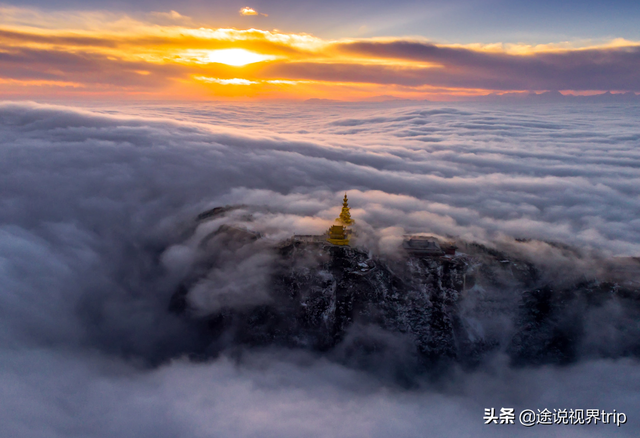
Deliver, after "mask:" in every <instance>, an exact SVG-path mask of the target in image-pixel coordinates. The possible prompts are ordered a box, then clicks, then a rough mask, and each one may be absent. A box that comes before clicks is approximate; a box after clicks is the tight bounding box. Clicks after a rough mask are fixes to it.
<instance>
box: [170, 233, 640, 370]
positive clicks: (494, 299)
mask: <svg viewBox="0 0 640 438" xmlns="http://www.w3.org/2000/svg"><path fill="white" fill-rule="evenodd" d="M210 238H216V239H219V241H220V242H222V243H223V244H226V245H228V246H234V248H236V249H237V247H239V246H243V245H250V244H251V243H252V242H255V241H256V240H257V239H259V238H260V236H259V235H257V234H255V233H249V232H243V231H241V230H239V229H238V228H235V227H230V226H226V225H225V226H222V227H221V228H220V229H218V230H217V231H215V233H212V235H211V237H210ZM225 239H226V240H225ZM225 242H226V243H225ZM456 244H457V245H458V247H459V250H460V251H459V253H458V254H457V255H454V256H438V257H431V256H416V255H412V254H410V253H401V254H399V255H397V256H395V257H393V258H381V257H377V256H373V255H372V254H370V253H368V252H367V251H365V250H364V249H358V248H352V247H340V246H333V245H329V244H326V243H318V242H315V243H313V242H300V241H289V242H287V244H286V245H272V246H271V247H269V251H270V257H271V260H272V265H271V275H270V277H269V281H268V282H267V284H266V286H265V288H266V289H267V295H268V297H269V299H268V300H266V301H264V302H260V303H255V304H247V305H242V306H221V307H219V308H217V309H216V310H215V311H212V312H210V313H208V314H206V315H198V313H197V312H194V309H192V308H191V307H190V306H191V304H190V301H189V291H190V289H191V288H192V286H193V285H194V284H196V283H197V282H198V279H199V277H200V276H202V275H205V273H206V272H207V270H209V269H211V268H212V265H211V263H210V262H209V264H208V265H206V264H207V263H208V262H207V258H206V257H205V258H203V259H202V263H201V265H200V266H195V267H194V269H193V272H192V273H191V275H189V276H187V277H186V278H185V281H184V282H183V284H182V285H181V286H180V287H179V288H178V290H177V291H176V293H175V294H174V296H173V298H172V302H171V306H170V308H171V310H172V311H173V312H175V313H179V314H181V315H183V317H184V318H186V319H189V320H192V321H193V323H194V324H198V325H199V327H201V328H202V331H203V334H204V336H206V337H207V338H208V339H209V342H208V345H207V348H206V352H201V353H203V354H216V353H217V352H220V351H223V350H225V349H234V348H238V347H246V348H255V347H266V346H281V347H286V348H292V349H304V350H308V351H313V352H317V353H319V354H324V355H327V356H328V357H330V358H333V359H335V360H339V361H341V362H344V363H348V364H352V365H353V366H357V367H360V368H372V369H379V368H385V367H387V368H388V369H389V370H390V371H389V372H390V373H392V374H393V375H394V377H398V376H402V375H403V373H404V374H406V373H414V372H416V371H419V370H427V369H432V368H434V367H436V368H443V367H446V366H447V365H448V364H451V363H453V362H455V363H458V364H460V365H461V366H464V367H474V366H477V365H478V364H481V363H482V361H483V358H484V357H485V356H486V355H487V354H491V353H494V352H503V353H506V354H508V355H509V356H510V357H511V360H512V363H513V364H514V365H516V366H526V365H539V364H546V363H553V364H566V363H570V362H572V361H575V360H577V359H578V358H579V357H580V356H581V355H600V356H608V357H612V356H624V355H640V336H637V335H640V328H638V325H637V320H638V319H637V318H638V317H639V316H640V301H639V293H640V291H639V290H638V288H637V284H638V283H633V282H630V283H628V284H627V285H626V286H625V285H622V286H621V285H620V284H617V283H613V282H607V281H601V279H595V278H593V279H583V280H581V281H580V282H574V283H571V284H570V285H566V284H565V283H566V282H565V283H563V282H562V281H558V284H554V282H553V279H549V278H548V276H547V275H545V272H542V271H541V270H540V267H539V266H536V265H535V264H534V263H532V262H529V261H525V260H523V259H519V258H518V257H514V256H513V255H509V254H506V253H504V252H499V251H497V250H495V249H490V248H487V247H484V246H482V245H477V244H465V243H464V242H457V243H456ZM203 264H205V265H206V266H205V267H203ZM634 284H635V286H634ZM611 309H614V310H611ZM615 309H618V310H615ZM620 309H623V310H620ZM611 312H614V313H615V312H618V313H617V314H615V315H617V316H616V318H617V319H615V318H614V319H615V321H614V319H612V320H611V322H610V323H605V324H603V323H602V321H598V320H597V317H596V316H595V315H599V314H602V315H609V316H610V313H611ZM615 315H614V316H615ZM634 318H635V319H634ZM634 320H635V321H636V322H635V325H631V326H629V327H624V321H634ZM594 323H596V326H597V325H598V324H600V326H606V327H605V329H606V331H607V333H613V334H612V335H611V336H613V337H614V338H615V339H613V342H615V343H617V345H618V346H619V348H611V346H610V345H608V346H607V345H605V344H610V342H611V341H612V340H609V341H607V342H604V344H603V341H602V340H599V339H598V336H597V334H594V330H597V327H594ZM607 324H608V325H607Z"/></svg>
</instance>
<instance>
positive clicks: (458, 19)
mask: <svg viewBox="0 0 640 438" xmlns="http://www.w3.org/2000/svg"><path fill="white" fill-rule="evenodd" d="M558 3H560V4H558ZM638 22H640V3H639V2H637V1H625V0H613V1H609V2H601V1H593V0H587V1H582V2H578V1H573V0H571V1H562V2H552V1H550V0H540V1H528V0H526V1H524V0H522V1H504V0H484V1H480V0H453V1H451V2H446V3H443V2H436V1H419V2H416V1H396V2H383V1H367V2H364V1H355V2H348V3H345V2H338V1H333V0H330V1H323V2H319V1H295V2H294V1H289V0H285V1H278V2H266V1H254V2H250V3H246V2H242V3H240V2H229V1H224V2H223V1H217V0H214V1H207V2H205V1H202V0H186V1H183V2H180V3H176V2H169V1H165V0H161V1H150V0H143V1H140V2H135V4H134V3H133V2H124V1H106V2H105V1H101V2H98V1H95V0H87V1H79V0H68V1H67V0H58V1H55V2H45V1H42V0H27V1H20V2H17V1H15V2H4V3H1V4H0V93H1V94H2V96H3V98H5V99H25V98H26V99H34V98H36V99H37V98H56V99H81V98H106V99H151V100H219V99H241V100H251V99H296V100H304V99H309V98H323V99H335V100H375V99H382V98H385V97H389V96H393V97H397V98H407V99H433V100H452V99H463V98H465V97H467V96H475V95H485V94H490V93H505V92H529V91H535V92H541V91H549V90H559V91H562V92H563V93H573V94H594V93H601V92H604V91H612V92H639V91H640V75H639V74H638V71H640V30H639V29H640V26H638V25H637V23H638Z"/></svg>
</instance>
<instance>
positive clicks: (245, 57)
mask: <svg viewBox="0 0 640 438" xmlns="http://www.w3.org/2000/svg"><path fill="white" fill-rule="evenodd" d="M180 58H182V59H184V60H188V61H191V62H195V63H197V64H210V63H213V62H217V63H220V64H226V65H232V66H235V67H241V66H243V65H247V64H253V63H255V62H262V61H270V60H273V59H276V57H275V56H273V55H262V54H260V53H255V52H250V51H248V50H245V49H222V50H187V51H185V52H184V53H183V54H182V56H181V57H180Z"/></svg>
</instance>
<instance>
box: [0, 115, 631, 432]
mask: <svg viewBox="0 0 640 438" xmlns="http://www.w3.org/2000/svg"><path fill="white" fill-rule="evenodd" d="M638 112H639V109H638V107H637V106H635V105H633V104H630V105H618V106H616V105H608V106H606V105H600V106H593V107H575V106H563V105H549V106H544V107H540V106H536V107H515V106H509V107H500V106H494V107H481V106H475V105H458V106H441V105H434V104H423V105H419V106H418V105H402V106H400V105H394V104H370V105H327V104H322V105H299V106H294V107H292V106H283V105H227V106H219V105H211V106H198V107H194V106H188V105H184V106H180V105H175V106H160V105H155V106H142V105H136V106H133V105H132V106H120V107H118V108H112V107H108V106H103V107H95V108H92V109H91V110H86V109H84V110H83V109H79V108H65V107H56V106H47V105H37V104H17V103H3V104H1V105H0V170H1V173H0V175H2V176H1V177H0V178H1V181H2V186H3V187H4V190H3V195H2V198H1V203H2V205H1V208H0V224H1V227H0V261H1V264H0V282H1V283H2V284H3V291H2V294H1V295H0V325H1V327H2V330H0V333H1V335H0V348H1V349H2V353H3V354H2V355H1V357H2V359H0V380H1V381H2V382H3V384H2V385H0V388H2V389H1V390H0V391H1V392H2V397H1V399H2V402H1V403H2V406H3V409H1V411H2V422H0V424H1V426H0V430H2V434H3V435H6V436H25V437H28V436H34V437H36V436H38V437H40V436H53V437H55V436H61V437H62V436H73V435H82V436H142V435H145V436H146V435H153V436H196V437H200V436H203V437H206V436H223V437H225V436H247V437H251V436H256V437H258V436H259V437H264V436H279V437H280V436H292V437H293V436H301V435H304V436H318V437H324V436H327V437H329V436H345V437H346V436H350V437H359V436H363V437H364V436H380V437H385V436H401V437H417V436H424V431H425V430H427V429H428V430H434V431H436V433H437V434H439V435H453V436H465V435H468V436H470V435H472V436H482V435H483V434H486V435H487V436H525V435H526V436H530V435H534V436H535V435H539V434H541V433H543V432H544V433H547V431H546V430H543V431H541V430H533V431H531V430H529V429H525V428H522V427H520V426H515V427H514V428H513V429H507V428H504V429H503V428H499V427H496V428H492V429H489V428H484V429H483V428H482V413H483V409H484V408H486V407H491V406H494V407H498V408H499V407H501V406H508V405H513V406H514V407H518V408H521V409H524V408H531V409H536V408H540V409H542V408H544V407H548V408H549V409H552V408H565V407H566V408H572V407H573V408H585V409H586V408H592V407H598V408H601V409H607V410H612V409H614V408H615V409H617V410H618V411H623V412H627V414H628V415H629V417H630V421H629V423H628V424H627V425H625V426H623V427H621V428H620V429H614V426H611V425H608V426H605V425H603V426H598V427H593V428H586V427H583V428H582V429H579V428H578V426H564V427H563V428H562V429H553V430H554V432H556V433H562V434H563V436H565V435H567V436H571V434H574V435H575V436H585V434H586V435H587V436H589V434H592V435H593V436H607V435H613V434H614V433H615V434H616V436H618V435H621V436H635V435H637V431H638V428H639V427H640V425H639V424H638V421H637V419H635V418H633V417H632V415H633V413H634V412H637V411H638V404H637V397H636V394H637V390H638V388H637V382H638V378H637V377H638V376H637V373H638V370H637V364H636V363H635V362H632V361H630V360H629V361H626V360H621V361H605V360H593V361H585V362H582V363H578V364H576V365H573V366H569V367H566V368H538V369H521V370H517V369H511V368H509V367H508V366H507V365H506V364H505V363H503V361H502V358H501V357H496V358H495V362H494V363H491V364H488V365H487V367H486V369H482V370H479V371H477V372H475V373H465V372H463V371H461V370H454V372H453V374H452V377H451V380H450V381H447V382H444V383H442V384H441V386H437V387H433V386H431V384H429V383H427V382H424V383H423V384H422V386H421V387H420V388H417V389H415V390H413V391H405V390H402V389H399V388H395V387H390V386H388V383H387V382H381V381H379V380H377V378H376V377H375V376H371V375H368V374H364V373H361V372H357V371H354V370H350V369H346V368H344V367H342V366H340V365H337V364H333V363H329V362H326V361H325V360H323V359H318V358H316V357H313V356H303V355H297V354H294V353H291V352H283V351H262V352H251V353H247V354H246V356H244V357H243V359H242V360H241V361H240V365H237V364H236V363H235V362H234V361H235V360H237V359H238V358H237V357H234V358H231V357H221V358H220V359H218V360H215V361H211V362H208V363H194V362H190V361H189V360H187V358H185V357H183V355H184V354H186V353H187V352H189V351H192V350H193V348H194V346H199V343H200V342H202V340H201V339H199V338H198V335H197V333H194V332H193V330H192V329H191V328H190V327H189V326H186V325H185V324H184V323H183V321H182V320H180V319H179V318H177V317H174V316H172V315H171V314H169V313H168V312H167V311H166V310H167V306H168V302H169V299H170V296H171V294H172V293H173V291H174V288H175V286H176V285H177V283H178V282H179V278H180V275H181V273H180V267H181V264H182V265H187V264H188V263H190V254H191V253H190V247H189V245H190V242H189V241H188V240H185V239H186V237H185V236H189V235H192V234H195V235H198V236H206V235H207V233H208V232H211V231H214V228H215V227H214V225H219V224H211V223H210V224H208V225H207V224H204V225H201V227H200V228H195V229H194V227H195V225H194V222H193V219H194V217H195V216H196V215H197V214H198V213H200V212H202V211H203V210H206V209H207V208H211V207H214V206H218V205H226V204H244V205H246V206H248V207H246V208H253V209H254V210H253V214H254V221H253V222H252V224H253V225H251V226H253V227H254V230H255V231H257V232H260V233H262V234H263V235H264V236H265V238H266V239H271V240H272V241H277V240H278V239H280V238H285V237H288V236H289V235H290V234H292V233H293V232H298V233H305V234H306V233H316V232H321V231H322V230H324V229H325V228H326V227H327V226H328V224H329V223H330V222H331V220H332V219H333V218H335V217H336V216H337V214H338V212H339V208H340V198H341V196H342V194H343V192H344V191H348V192H349V196H350V200H351V205H352V208H353V209H352V214H353V216H354V217H355V219H356V220H357V221H359V223H361V224H363V225H367V226H369V227H371V229H377V230H379V237H380V239H381V240H380V242H379V243H380V247H384V245H385V244H386V243H388V241H389V239H388V238H389V237H393V236H394V235H396V234H398V233H402V232H420V231H424V232H431V233H436V234H441V235H445V234H452V235H456V236H460V237H462V238H465V239H468V240H476V241H481V242H485V243H489V244H490V243H491V242H492V241H503V242H509V241H510V239H512V238H513V237H525V238H535V239H542V240H552V241H556V242H560V243H565V244H570V245H573V246H575V247H577V248H579V249H580V250H582V251H585V252H587V253H588V252H598V253H604V254H605V255H633V256H637V255H638V253H640V232H639V231H638V230H639V229H640V227H638V219H637V212H638V209H639V205H638V202H639V201H638V199H640V197H639V196H638V195H639V194H640V189H638V187H640V184H639V182H640V181H639V180H640V173H639V172H640V171H639V170H638V162H639V160H640V157H639V156H638V153H637V146H638V142H639V141H640V131H639V130H638V127H637V124H636V123H635V121H636V120H637V118H638V116H639V114H638ZM241 212H242V211H239V212H238V214H241ZM207 227H213V228H211V229H208V228H207ZM185 230H186V231H185ZM198 242H199V241H198ZM198 242H195V243H194V244H196V243H197V244H199V243H198ZM168 248H170V249H169V250H168ZM549 248H550V247H549V246H547V245H545V244H542V243H541V244H540V248H539V252H540V254H541V256H542V257H550V255H552V253H551V252H550V249H549ZM545 251H546V252H545ZM545 254H546V255H545ZM246 260H247V263H249V264H250V265H251V266H252V267H251V269H257V270H260V269H263V268H264V260H262V259H260V257H259V254H257V255H254V256H253V257H252V256H251V255H249V256H248V257H247V258H246ZM169 268H170V269H169ZM233 268H234V266H232V265H231V264H230V265H229V266H226V268H225V269H227V270H226V271H224V270H223V271H221V272H218V274H219V275H220V276H222V277H221V278H222V279H223V280H225V281H227V280H228V281H227V282H226V283H224V282H223V283H224V286H225V288H223V289H224V290H222V291H221V292H223V293H225V294H231V295H233V294H235V295H238V294H241V293H242V288H251V289H252V290H253V289H259V288H260V286H259V284H257V283H251V282H249V283H247V282H246V281H244V280H246V279H245V278H243V277H242V276H240V275H236V274H238V272H236V271H234V269H233ZM243 281H244V282H243ZM603 311H604V310H603ZM168 358H175V359H174V360H172V361H170V360H168Z"/></svg>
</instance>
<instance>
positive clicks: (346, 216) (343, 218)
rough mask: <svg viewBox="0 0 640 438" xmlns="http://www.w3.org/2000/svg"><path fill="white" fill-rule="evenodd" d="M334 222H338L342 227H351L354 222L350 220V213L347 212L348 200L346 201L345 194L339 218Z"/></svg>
mask: <svg viewBox="0 0 640 438" xmlns="http://www.w3.org/2000/svg"><path fill="white" fill-rule="evenodd" d="M336 221H338V222H340V223H341V224H343V225H353V224H354V223H355V221H354V220H353V219H351V211H350V210H349V199H347V193H346V192H345V194H344V199H343V200H342V211H341V212H340V217H338V218H336Z"/></svg>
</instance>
